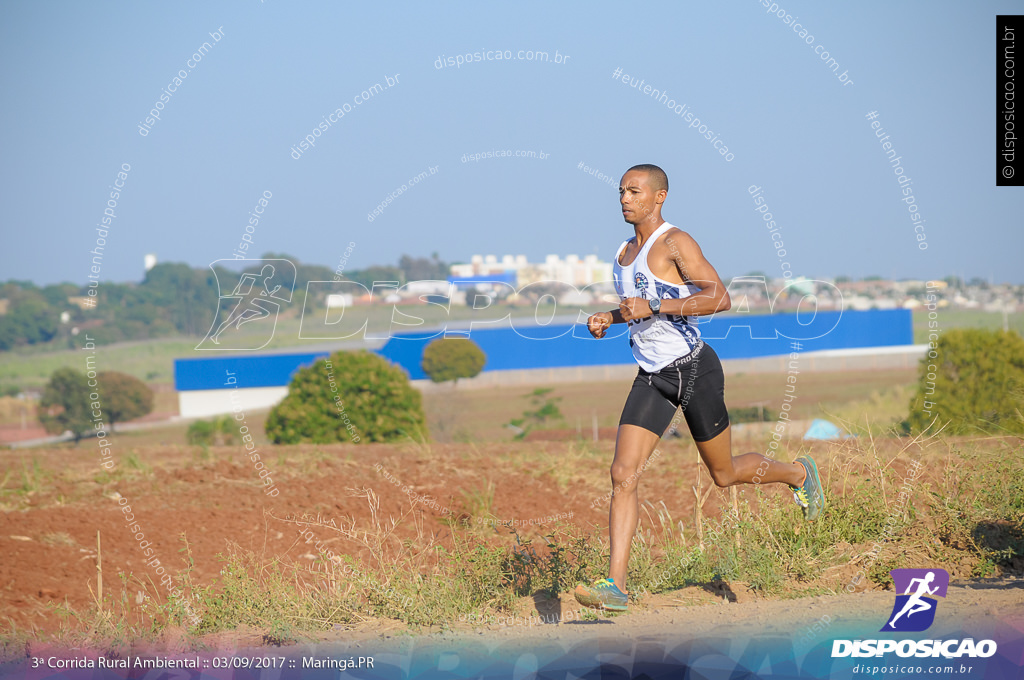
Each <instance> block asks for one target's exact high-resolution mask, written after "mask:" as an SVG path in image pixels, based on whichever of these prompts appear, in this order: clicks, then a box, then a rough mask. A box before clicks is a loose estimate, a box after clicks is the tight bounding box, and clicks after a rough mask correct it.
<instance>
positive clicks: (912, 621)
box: [882, 569, 949, 633]
mask: <svg viewBox="0 0 1024 680" xmlns="http://www.w3.org/2000/svg"><path fill="white" fill-rule="evenodd" d="M889 573H890V574H892V580H893V583H894V584H895V586H896V592H897V593H900V592H902V593H903V594H902V595H896V604H894V605H893V607H892V614H890V615H889V621H888V622H887V623H886V624H885V626H884V627H883V628H882V632H887V631H902V632H906V633H913V632H920V631H922V630H927V629H928V628H929V627H930V626H931V625H932V623H933V622H934V621H935V609H936V607H937V605H938V600H936V599H935V598H934V597H929V596H930V595H936V596H938V597H946V589H947V588H948V587H949V572H947V571H946V570H945V569H893V570H892V571H891V572H889Z"/></svg>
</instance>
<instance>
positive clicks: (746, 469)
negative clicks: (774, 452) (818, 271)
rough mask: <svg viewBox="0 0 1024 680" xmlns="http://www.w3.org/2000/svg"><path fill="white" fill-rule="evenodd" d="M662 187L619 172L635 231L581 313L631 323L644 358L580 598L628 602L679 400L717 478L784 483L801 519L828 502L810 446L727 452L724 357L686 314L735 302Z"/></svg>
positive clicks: (605, 323) (636, 172)
mask: <svg viewBox="0 0 1024 680" xmlns="http://www.w3.org/2000/svg"><path fill="white" fill-rule="evenodd" d="M667 195H668V177H667V176H666V175H665V172H664V171H663V170H662V169H661V168H659V167H658V166H656V165H636V166H633V167H632V168H630V169H629V170H628V171H627V172H626V174H625V175H623V176H622V182H621V184H620V185H619V203H620V204H621V206H622V216H623V218H624V219H625V220H626V222H628V223H629V224H631V225H633V228H634V230H635V236H634V238H631V239H629V240H628V241H625V242H624V243H623V244H622V245H621V246H619V250H618V251H617V252H616V253H615V262H614V264H613V265H612V266H613V278H614V283H615V291H616V293H618V295H619V298H620V300H621V302H620V303H619V308H618V309H614V310H612V311H610V312H599V313H597V314H594V315H593V316H591V317H590V318H589V319H588V320H587V327H588V329H589V330H590V333H591V335H593V336H594V337H595V338H603V337H604V336H605V333H606V332H607V330H608V327H609V326H610V325H611V324H613V323H626V324H629V345H630V347H632V349H633V356H634V358H636V361H637V363H638V364H639V365H640V369H639V371H638V373H637V376H636V379H635V380H634V381H633V388H632V390H631V391H630V393H629V396H628V397H627V398H626V404H625V406H624V407H623V409H622V417H621V418H620V419H619V431H618V434H617V436H616V439H615V459H614V460H613V461H612V467H611V477H612V498H611V508H610V510H609V518H608V523H609V527H608V533H609V538H610V542H611V558H610V565H609V569H608V578H606V579H601V580H600V581H598V582H597V583H596V584H594V585H593V586H589V587H588V586H584V585H580V586H578V587H577V588H576V592H575V595H576V599H577V600H578V601H579V602H580V604H583V605H585V606H587V607H593V608H596V609H608V610H612V611H625V610H626V605H627V602H628V599H629V598H628V592H627V591H626V590H625V585H626V573H627V564H628V562H629V549H630V546H631V545H632V542H633V535H634V533H635V532H636V528H637V523H638V521H639V517H640V504H639V499H638V496H637V483H638V481H639V479H638V478H639V476H640V471H641V470H642V468H643V467H644V465H645V463H646V461H647V458H648V457H649V456H650V455H651V453H653V452H654V448H655V446H656V445H657V444H658V441H659V439H660V438H661V435H662V434H663V433H664V432H665V429H666V428H667V427H668V425H669V423H670V422H671V421H672V417H673V416H674V415H675V413H676V409H677V408H678V407H680V406H681V407H682V409H683V416H684V417H685V418H686V424H687V425H688V426H689V428H690V434H691V435H692V436H693V440H694V442H695V443H696V445H697V450H698V451H699V452H700V457H701V459H702V460H703V461H704V463H705V464H706V465H707V466H708V470H709V471H710V473H711V478H712V479H713V480H714V481H715V484H717V485H718V486H720V487H726V486H732V485H734V484H760V483H762V482H780V483H783V484H788V485H789V486H790V487H791V488H792V489H793V491H794V497H795V498H796V501H797V503H798V504H800V505H801V506H802V507H803V509H804V516H805V518H806V519H807V520H814V519H816V518H817V517H818V515H819V514H820V513H821V511H822V509H823V508H824V507H825V499H824V496H823V494H822V489H821V481H820V479H819V478H818V470H817V467H816V466H815V464H814V461H813V460H811V458H810V456H801V457H799V458H797V459H796V462H794V463H783V462H781V461H777V460H773V459H770V458H767V457H765V456H762V455H761V454H759V453H745V454H743V455H741V456H733V455H732V445H731V440H730V432H729V413H728V411H727V410H726V407H725V400H724V394H725V376H724V374H723V373H722V364H721V362H720V361H719V360H718V355H716V354H715V351H714V350H713V349H711V346H710V345H708V344H707V343H705V342H704V341H703V340H702V339H701V337H700V331H699V330H698V328H697V326H696V324H694V323H693V321H692V320H691V317H694V316H700V315H702V314H714V313H716V312H721V311H724V310H727V309H729V308H730V307H731V306H732V302H731V301H730V299H729V293H728V292H727V291H726V289H725V285H724V284H723V283H722V280H721V279H720V278H719V276H718V272H716V271H715V268H714V267H712V266H711V263H709V262H708V261H707V260H706V259H705V258H704V254H703V253H702V252H701V249H700V246H698V245H697V242H696V241H694V240H693V238H692V237H691V236H690V235H689V234H687V233H686V232H684V231H681V230H680V229H678V228H677V227H675V226H673V225H671V224H669V223H668V222H666V221H665V220H664V219H662V217H661V207H662V204H663V203H664V202H665V198H666V196H667Z"/></svg>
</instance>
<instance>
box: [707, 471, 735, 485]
mask: <svg viewBox="0 0 1024 680" xmlns="http://www.w3.org/2000/svg"><path fill="white" fill-rule="evenodd" d="M708 472H710V473H711V480H712V481H713V482H714V483H715V486H719V487H722V488H724V487H727V486H732V485H734V484H736V483H737V480H736V474H735V471H734V470H710V469H709V470H708Z"/></svg>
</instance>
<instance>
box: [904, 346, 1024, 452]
mask: <svg viewBox="0 0 1024 680" xmlns="http://www.w3.org/2000/svg"><path fill="white" fill-rule="evenodd" d="M936 417H938V426H941V425H945V426H946V429H945V430H944V432H945V433H946V434H979V433H984V434H1021V433H1024V338H1021V336H1019V335H1017V334H1016V333H1014V332H1013V331H1008V332H1007V331H988V330H980V329H974V328H957V329H952V330H948V331H945V332H943V333H942V335H941V336H940V337H939V338H938V342H935V343H933V344H931V345H929V351H928V353H926V354H925V356H924V358H923V359H921V368H920V376H919V378H918V387H917V393H916V394H915V395H914V397H913V399H912V400H911V403H910V417H909V419H908V425H909V429H910V431H911V432H914V433H918V432H921V431H923V430H925V429H926V428H927V427H928V426H929V424H930V423H931V422H932V420H933V419H934V418H936Z"/></svg>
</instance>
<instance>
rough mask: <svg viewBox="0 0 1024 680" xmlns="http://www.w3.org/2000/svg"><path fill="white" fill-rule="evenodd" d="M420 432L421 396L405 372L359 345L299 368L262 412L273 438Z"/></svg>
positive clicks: (316, 440) (376, 437) (382, 438)
mask: <svg viewBox="0 0 1024 680" xmlns="http://www.w3.org/2000/svg"><path fill="white" fill-rule="evenodd" d="M425 433H426V418H425V416H424V414H423V400H422V398H421V396H420V393H419V392H418V391H416V389H415V388H414V387H413V386H412V385H411V384H410V383H409V376H408V375H407V374H406V373H405V371H403V370H402V369H401V368H400V367H398V366H395V365H393V364H391V363H389V362H388V361H387V360H385V359H383V358H381V357H379V356H377V355H376V354H371V353H370V352H363V351H360V352H338V353H336V354H334V355H332V356H331V357H330V358H328V359H321V360H318V361H316V362H315V363H314V364H313V365H312V366H309V367H306V368H301V369H299V371H298V373H296V374H295V377H294V378H293V379H292V382H291V385H289V386H288V396H287V397H285V398H284V400H283V401H282V402H281V403H280V404H278V405H277V406H275V407H274V408H273V410H271V412H270V415H269V416H268V417H267V436H268V437H269V438H270V440H271V441H273V442H274V443H276V444H299V443H313V444H326V443H330V442H337V441H343V442H352V443H358V442H362V441H367V442H386V441H395V440H401V439H404V438H406V437H423V436H425Z"/></svg>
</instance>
